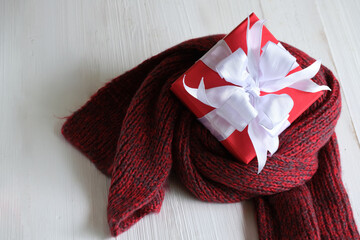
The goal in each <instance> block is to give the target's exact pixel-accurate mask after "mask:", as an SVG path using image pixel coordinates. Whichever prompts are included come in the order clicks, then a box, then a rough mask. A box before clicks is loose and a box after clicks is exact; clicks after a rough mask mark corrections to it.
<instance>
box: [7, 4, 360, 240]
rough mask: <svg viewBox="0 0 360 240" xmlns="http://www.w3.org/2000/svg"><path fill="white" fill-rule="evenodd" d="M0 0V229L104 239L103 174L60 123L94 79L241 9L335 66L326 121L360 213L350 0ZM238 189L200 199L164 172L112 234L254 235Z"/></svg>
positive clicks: (227, 26)
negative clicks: (337, 107) (122, 228)
mask: <svg viewBox="0 0 360 240" xmlns="http://www.w3.org/2000/svg"><path fill="white" fill-rule="evenodd" d="M330 2H331V3H329V1H326V2H325V1H322V0H317V1H316V2H314V1H311V0H305V1H281V0H271V1H265V0H264V1H262V0H256V1H244V0H241V1H236V0H231V1H221V0H210V1H205V0H200V1H191V0H174V1H169V0H159V1H152V2H151V3H150V1H145V0H144V1H142V0H136V1H132V0H122V1H110V0H108V1H99V0H98V1H97V0H86V1H85V0H79V1H70V0H64V1H55V0H53V1H49V0H27V1H25V0H3V1H0V114H1V118H0V133H1V134H0V163H1V165H0V166H1V167H0V239H105V238H110V236H109V231H108V226H107V222H106V205H107V193H108V188H109V179H107V178H106V177H105V176H103V175H102V174H101V173H100V172H99V171H97V170H96V169H95V167H94V166H93V165H92V164H91V163H90V162H89V161H88V160H87V159H86V158H85V157H84V156H83V155H82V154H80V153H79V152H78V151H77V150H76V149H74V148H73V147H71V146H70V145H69V144H68V143H66V141H65V140H64V139H63V137H62V136H61V135H60V128H61V125H62V123H63V122H64V119H63V117H64V116H68V115H70V114H71V112H72V111H74V110H76V109H77V108H78V107H80V106H81V105H82V104H83V103H85V102H86V101H87V99H88V98H89V97H90V96H91V95H92V94H93V93H94V92H95V91H96V90H97V89H98V88H99V87H101V86H102V85H103V84H104V83H105V82H108V81H109V80H111V79H112V78H113V77H115V76H117V75H119V74H121V73H123V72H124V71H126V70H128V69H130V68H132V67H134V66H136V65H137V64H139V63H140V62H141V61H143V60H144V59H146V58H147V57H150V56H152V55H154V54H156V53H158V52H160V51H163V50H164V49H166V48H168V47H170V46H172V45H174V44H177V43H179V42H181V41H184V40H187V39H189V38H194V37H199V36H204V35H208V34H216V33H227V32H229V31H230V30H231V29H233V28H234V27H235V26H236V25H237V24H238V23H240V22H241V21H242V20H243V19H244V18H245V17H246V16H247V15H248V14H249V13H251V12H253V11H254V12H255V13H256V14H257V15H258V16H259V17H262V18H266V19H267V23H266V24H267V26H268V28H269V29H270V31H272V32H273V33H274V35H275V36H276V37H277V38H278V39H279V40H283V41H285V42H288V43H290V44H292V45H294V46H296V47H298V48H300V49H303V50H304V51H305V52H307V53H309V54H310V55H311V56H314V57H315V58H321V59H322V61H323V63H324V64H325V65H326V66H328V67H329V68H330V69H331V70H333V71H334V73H335V74H336V76H338V77H339V80H340V82H341V86H342V90H343V91H342V94H343V108H342V115H341V118H340V120H339V123H338V126H337V128H336V131H337V134H338V137H339V145H340V149H341V156H342V170H343V179H344V183H345V186H346V188H347V190H348V193H349V197H350V201H351V203H352V207H353V210H354V215H355V218H356V221H357V223H358V226H359V225H360V224H359V223H360V189H359V188H358V181H359V177H358V172H359V171H360V163H359V161H357V160H358V159H360V148H359V139H360V138H359V133H360V113H359V111H358V109H357V102H359V101H360V99H359V94H357V91H359V90H360V85H359V81H357V79H358V78H357V77H359V73H358V71H357V66H358V63H359V50H360V49H359V46H358V45H357V44H356V43H357V41H356V40H357V39H358V37H359V34H360V33H359V28H358V27H357V26H358V25H359V23H360V16H359V15H358V14H357V13H358V12H359V10H360V7H359V3H358V2H357V1H356V0H351V1H347V2H346V4H345V3H344V1H343V2H339V1H335V0H331V1H330ZM256 238H257V229H256V223H255V217H254V209H253V205H252V203H251V202H250V201H247V202H242V203H236V204H213V203H204V202H200V201H198V200H196V199H195V198H194V197H192V196H191V195H190V194H189V193H188V192H187V191H186V190H185V189H184V187H183V186H182V185H181V184H180V183H179V182H177V180H176V179H171V181H170V187H169V190H168V191H167V194H166V197H165V201H164V204H163V208H162V210H161V212H160V213H159V214H152V215H149V216H147V217H145V218H144V219H142V220H141V221H140V222H139V223H137V224H136V225H135V226H134V227H132V228H131V229H130V230H129V231H127V232H125V233H124V234H122V235H121V236H120V237H118V239H256Z"/></svg>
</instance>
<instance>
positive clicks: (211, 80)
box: [171, 13, 323, 164]
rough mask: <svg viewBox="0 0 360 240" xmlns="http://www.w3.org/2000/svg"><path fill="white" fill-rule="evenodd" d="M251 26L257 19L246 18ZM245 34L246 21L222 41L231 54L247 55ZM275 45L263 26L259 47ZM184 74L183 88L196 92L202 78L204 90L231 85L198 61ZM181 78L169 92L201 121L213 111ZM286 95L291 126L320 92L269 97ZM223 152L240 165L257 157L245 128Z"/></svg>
mask: <svg viewBox="0 0 360 240" xmlns="http://www.w3.org/2000/svg"><path fill="white" fill-rule="evenodd" d="M249 19H250V26H252V25H253V24H254V23H255V22H257V21H258V20H259V19H258V17H257V16H256V15H255V14H254V13H252V14H251V15H250V16H249ZM246 30H247V19H245V20H244V21H243V22H242V23H240V24H239V25H238V26H237V27H236V28H235V29H234V30H233V31H232V32H230V33H229V34H228V35H226V36H225V37H224V41H225V42H226V43H227V45H228V46H229V47H230V49H231V51H232V52H234V51H236V50H237V49H238V48H242V49H243V50H244V52H245V53H247V45H246ZM268 41H271V42H274V43H275V44H277V43H278V42H279V41H278V40H277V39H276V38H275V37H274V36H273V35H272V34H271V33H270V31H269V30H268V29H267V28H266V27H265V26H264V27H263V31H262V41H261V47H263V46H265V44H266V43H267V42H268ZM300 70H301V67H297V68H295V69H294V70H292V71H291V72H290V73H289V74H291V73H293V72H297V71H300ZM184 74H186V84H187V85H188V86H189V87H193V88H197V87H198V86H199V83H200V80H201V78H202V77H203V78H204V79H205V81H206V82H205V87H206V89H208V88H213V87H219V86H224V85H231V83H229V82H226V81H225V80H224V79H222V78H221V77H220V76H219V75H218V73H217V72H215V71H213V70H212V69H210V68H209V67H208V66H206V65H205V64H204V63H203V62H202V61H201V60H199V61H197V62H196V63H195V64H194V65H193V66H192V67H191V68H190V69H189V70H187V71H186V72H185V73H184ZM184 74H183V75H181V76H180V77H179V78H178V79H177V80H176V81H175V82H174V83H173V84H172V86H171V91H172V92H173V93H175V95H176V96H177V97H178V98H179V99H180V100H181V101H182V102H183V103H184V104H185V105H186V106H187V107H188V108H189V109H190V110H191V111H192V112H193V113H194V114H195V115H196V117H197V118H201V117H203V116H204V115H206V114H207V113H209V112H210V111H212V110H213V109H214V108H212V107H210V106H207V105H205V104H203V103H202V102H200V101H199V100H197V99H195V98H194V97H192V96H191V95H189V94H188V93H187V92H186V90H185V88H184V86H183V77H184ZM282 93H286V94H288V95H289V96H290V97H291V98H292V99H293V101H294V107H293V108H292V110H291V112H290V114H289V115H290V116H289V118H288V121H289V122H290V123H292V122H293V121H294V120H295V119H296V118H297V117H299V116H300V114H301V113H303V112H304V111H305V110H306V109H307V108H308V107H309V106H310V105H311V104H312V103H314V102H315V101H316V100H317V99H318V98H319V97H320V96H321V95H322V94H323V91H320V92H315V93H309V92H303V91H300V90H296V89H292V88H284V89H282V90H280V91H277V92H273V93H272V94H282ZM265 94H268V93H265V92H261V93H260V95H265ZM221 143H222V144H223V145H224V146H225V148H226V149H227V150H228V151H230V152H231V153H232V154H233V155H234V156H235V157H236V158H237V159H239V160H241V161H243V162H244V163H246V164H247V163H249V162H250V161H251V160H252V159H254V158H255V157H256V153H255V149H254V147H253V145H252V142H251V140H250V137H249V135H248V132H247V127H246V128H245V129H244V130H243V131H242V132H239V131H237V130H236V131H235V132H234V133H232V134H231V135H230V136H229V137H228V138H226V139H225V140H223V141H221Z"/></svg>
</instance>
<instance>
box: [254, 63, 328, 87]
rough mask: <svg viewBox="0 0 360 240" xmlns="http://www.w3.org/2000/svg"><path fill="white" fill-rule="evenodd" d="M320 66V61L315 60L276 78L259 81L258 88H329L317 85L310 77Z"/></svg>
mask: <svg viewBox="0 0 360 240" xmlns="http://www.w3.org/2000/svg"><path fill="white" fill-rule="evenodd" d="M320 67H321V61H319V60H317V61H315V62H314V63H313V64H311V65H310V66H308V67H307V68H304V69H302V70H300V71H298V72H295V73H293V74H291V75H288V76H286V77H285V78H281V79H278V80H272V81H265V82H261V83H260V89H261V90H262V91H264V92H276V91H279V90H281V89H283V88H286V87H290V88H294V89H298V90H301V91H306V92H318V91H321V90H330V88H329V87H328V86H326V85H322V86H320V85H317V84H316V83H314V82H313V81H312V80H311V78H312V77H314V76H315V75H316V74H317V72H318V71H319V69H320Z"/></svg>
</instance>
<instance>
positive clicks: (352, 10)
mask: <svg viewBox="0 0 360 240" xmlns="http://www.w3.org/2000/svg"><path fill="white" fill-rule="evenodd" d="M317 5H318V9H319V13H320V16H321V19H322V22H323V25H324V30H325V32H326V36H327V39H328V41H329V45H330V48H331V52H332V55H333V57H334V61H335V64H336V69H337V72H338V74H339V77H340V83H341V85H342V87H343V90H344V93H345V96H344V97H345V98H346V100H347V101H348V107H349V110H350V115H351V117H352V121H353V124H354V128H355V133H356V135H357V138H358V143H359V140H360V111H359V108H358V103H359V102H360V94H359V93H358V91H359V90H360V81H359V78H360V73H359V71H358V66H359V64H360V46H359V41H358V39H359V37H360V29H359V25H360V18H359V11H360V2H359V1H356V0H350V1H334V0H331V1H321V0H318V1H317Z"/></svg>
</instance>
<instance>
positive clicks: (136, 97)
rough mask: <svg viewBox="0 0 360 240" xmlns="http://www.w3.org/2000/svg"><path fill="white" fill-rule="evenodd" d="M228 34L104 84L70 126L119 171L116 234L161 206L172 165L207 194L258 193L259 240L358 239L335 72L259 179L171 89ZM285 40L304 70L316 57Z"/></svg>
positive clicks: (107, 169) (84, 147) (320, 80)
mask: <svg viewBox="0 0 360 240" xmlns="http://www.w3.org/2000/svg"><path fill="white" fill-rule="evenodd" d="M222 37H223V35H215V36H208V37H203V38H198V39H193V40H189V41H186V42H184V43H181V44H179V45H177V46H175V47H172V48H170V49H168V50H166V51H164V52H162V53H160V54H158V55H156V56H154V57H152V58H150V59H148V60H146V61H144V62H143V63H141V64H140V65H139V66H137V67H135V68H134V69H132V70H130V71H128V72H126V73H124V74H123V75H121V76H119V77H117V78H116V79H114V80H112V81H111V82H110V83H108V84H107V85H106V86H104V87H103V88H101V89H100V90H99V91H98V92H97V93H96V94H95V95H93V96H92V98H91V99H90V100H89V101H88V102H87V103H86V104H85V105H84V106H83V107H82V108H81V109H79V110H78V111H76V112H75V113H74V114H73V115H72V116H71V117H69V118H68V120H67V121H66V123H65V124H64V126H63V129H62V133H63V135H64V136H65V138H66V139H67V140H68V141H69V142H70V143H71V144H73V145H74V146H76V147H77V148H78V149H79V150H80V151H82V152H83V153H84V154H85V155H86V156H87V157H88V158H89V159H91V161H92V162H93V163H94V164H95V165H96V167H97V168H98V169H99V170H101V171H102V172H103V173H104V174H106V175H107V176H109V177H111V187H110V192H109V204H108V222H109V225H110V230H111V233H112V235H114V236H116V235H118V234H120V233H121V232H124V231H125V230H127V229H128V228H129V227H131V226H132V225H133V224H134V223H135V222H137V221H138V220H140V219H141V218H142V217H143V216H145V215H146V214H149V213H152V212H159V211H160V208H161V204H162V201H163V199H164V185H165V182H166V181H167V179H168V177H169V174H170V171H171V170H173V171H174V172H175V173H176V175H177V176H178V178H179V179H180V180H181V181H182V183H183V184H184V185H185V186H186V188H187V189H188V190H189V191H190V192H191V193H192V194H193V195H194V196H195V197H197V198H198V199H200V200H203V201H209V202H221V203H228V202H238V201H241V200H245V199H250V198H252V199H254V201H255V205H256V213H257V221H258V229H259V237H260V239H280V238H281V239H282V238H285V239H320V238H324V239H359V233H358V231H357V228H356V224H355V222H354V219H353V214H352V211H351V206H350V203H349V199H348V196H347V193H346V191H345V188H344V186H343V183H342V181H341V171H340V157H339V149H338V146H337V141H336V135H335V133H334V128H335V125H336V122H337V120H338V117H339V115H340V108H341V99H340V89H339V83H338V81H337V80H336V79H335V77H334V75H333V74H332V73H331V72H330V70H328V69H327V68H326V67H323V66H322V67H321V69H320V71H319V73H318V74H317V75H316V77H315V78H314V79H313V80H314V81H315V82H316V83H317V84H320V85H323V84H326V85H328V86H329V87H330V88H331V89H332V91H326V92H325V93H324V94H323V95H322V97H320V98H319V99H318V100H317V101H316V102H315V103H314V104H313V105H312V106H311V107H310V108H309V109H308V110H307V111H306V112H304V113H303V114H302V115H301V116H300V117H299V118H298V119H297V120H296V121H295V122H294V123H292V124H291V126H290V127H289V128H288V129H287V130H285V132H283V133H282V134H281V135H280V146H279V149H278V151H277V152H276V153H275V154H274V155H273V156H272V157H269V158H268V161H267V163H266V166H265V168H264V169H263V171H262V172H261V173H260V174H259V175H257V174H256V172H257V163H256V160H254V161H252V162H251V163H250V164H248V165H246V164H243V163H241V162H240V161H238V160H236V159H235V158H234V157H232V156H231V155H230V154H229V153H228V152H227V151H226V150H225V149H224V147H223V146H222V145H221V143H219V142H218V141H217V140H216V139H215V138H214V137H213V136H212V135H211V134H210V133H209V132H208V130H206V129H205V128H204V127H203V126H202V125H201V124H200V123H199V122H198V121H197V120H196V117H195V116H194V115H193V114H192V113H191V112H190V111H189V110H188V109H187V108H186V107H185V106H184V105H183V104H182V103H181V102H180V100H179V99H177V98H176V97H175V96H174V94H173V93H172V92H170V91H169V88H170V85H171V83H172V82H174V81H175V80H176V79H177V78H178V77H179V76H180V75H181V74H182V73H184V72H185V71H186V70H187V69H188V68H189V67H190V66H191V65H193V64H194V62H195V61H196V60H198V59H199V58H200V57H201V56H202V55H203V54H204V53H205V52H207V51H208V50H209V49H210V48H211V47H212V46H213V45H214V44H215V43H216V42H217V41H218V40H220V39H221V38H222ZM283 45H284V46H285V48H286V49H287V50H288V51H289V52H290V53H291V54H292V55H294V56H295V57H296V58H297V61H298V63H299V64H300V66H301V67H306V66H308V65H310V64H311V63H312V62H313V61H314V60H313V59H312V58H310V57H309V56H308V55H306V54H305V53H303V52H301V51H299V50H298V49H296V48H294V47H291V46H289V45H287V44H285V43H283ZM239 147H241V146H239Z"/></svg>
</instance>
